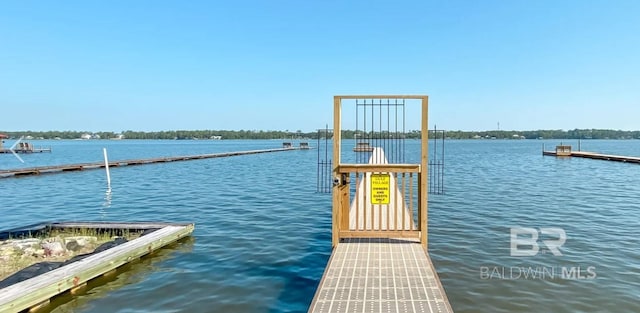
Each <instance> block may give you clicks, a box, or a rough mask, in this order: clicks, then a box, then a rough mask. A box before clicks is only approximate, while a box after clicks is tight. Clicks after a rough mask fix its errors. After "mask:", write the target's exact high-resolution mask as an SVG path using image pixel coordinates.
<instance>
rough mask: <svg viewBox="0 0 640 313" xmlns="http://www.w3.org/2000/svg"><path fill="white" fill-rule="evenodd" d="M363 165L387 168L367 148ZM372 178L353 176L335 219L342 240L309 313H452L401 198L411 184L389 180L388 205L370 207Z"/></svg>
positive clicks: (402, 178)
mask: <svg viewBox="0 0 640 313" xmlns="http://www.w3.org/2000/svg"><path fill="white" fill-rule="evenodd" d="M369 165H370V166H384V165H387V159H386V157H385V155H384V151H383V150H382V148H378V147H376V148H373V152H372V154H371V157H370V159H369ZM387 166H388V165H387ZM350 167H353V166H343V169H347V168H350ZM356 167H357V166H356ZM395 167H396V168H397V167H398V166H395ZM401 167H403V168H405V169H407V170H413V171H415V170H417V169H418V166H415V167H413V166H410V165H402V166H401ZM374 175H376V174H373V173H371V172H365V173H363V174H362V175H357V176H356V177H357V178H356V192H355V195H354V199H353V201H351V203H350V204H349V206H348V207H347V206H345V209H346V208H348V212H343V216H342V218H339V219H340V220H341V224H342V225H341V226H343V228H344V230H341V231H340V233H341V234H342V236H344V237H346V238H341V239H340V241H339V243H338V244H337V245H336V246H335V247H334V250H333V253H332V254H331V258H330V259H329V264H328V265H327V267H326V269H325V272H324V275H323V277H322V280H321V282H320V285H319V286H318V289H317V290H316V294H315V297H314V299H313V302H312V304H311V307H310V308H309V313H334V312H376V313H378V312H380V313H383V312H384V313H387V312H407V313H409V312H425V313H449V312H453V310H452V308H451V305H450V304H449V301H448V299H447V296H446V293H445V291H444V288H443V287H442V284H441V283H440V279H439V278H438V274H437V273H436V271H435V269H434V267H433V264H432V263H431V259H430V257H429V254H428V252H427V250H426V247H425V246H423V245H422V244H421V242H420V237H421V236H420V232H419V230H418V225H416V223H415V222H414V214H413V213H414V211H413V207H414V206H413V202H412V200H411V199H406V198H411V197H410V196H409V197H405V195H408V193H407V191H408V190H407V188H406V187H407V185H409V184H411V181H412V180H410V181H409V182H407V177H406V176H404V175H402V176H400V175H389V176H388V178H389V179H388V181H387V182H386V183H388V189H389V194H388V198H389V203H388V204H373V203H372V202H371V199H373V197H372V195H371V194H369V191H370V190H375V188H374V189H372V185H373V184H374V179H375V178H373V176H374ZM410 192H411V191H409V193H410ZM347 217H348V218H347ZM376 236H382V237H384V238H376ZM394 236H397V237H398V238H393V237H394ZM401 237H402V238H401Z"/></svg>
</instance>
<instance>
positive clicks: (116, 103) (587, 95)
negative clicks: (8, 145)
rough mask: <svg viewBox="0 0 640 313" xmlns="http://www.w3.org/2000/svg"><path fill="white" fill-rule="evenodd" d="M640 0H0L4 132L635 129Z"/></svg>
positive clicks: (639, 98) (638, 125)
mask: <svg viewBox="0 0 640 313" xmlns="http://www.w3.org/2000/svg"><path fill="white" fill-rule="evenodd" d="M639 14H640V1H623V0H619V1H604V0H602V1H588V0H581V1H524V0H514V1H472V0H469V1H278V0H273V1H247V0H239V1H157V0H154V1H2V2H0V115H1V119H0V130H10V131H11V130H13V131H15V130H89V131H122V130H144V131H151V130H175V129H236V130H239V129H264V130H286V129H288V130H298V129H300V130H303V131H311V130H314V129H316V128H320V127H323V126H324V125H325V124H327V123H329V124H330V123H331V119H332V112H331V110H332V101H333V99H332V97H333V95H336V94H428V95H429V96H430V114H429V117H430V123H431V124H434V123H435V124H437V125H438V128H444V129H450V130H458V129H461V130H488V129H495V128H496V127H497V123H498V122H500V128H501V129H522V130H531V129H573V128H613V129H625V130H632V129H633V130H636V129H640V122H638V121H640V119H639V117H640V18H638V15H639Z"/></svg>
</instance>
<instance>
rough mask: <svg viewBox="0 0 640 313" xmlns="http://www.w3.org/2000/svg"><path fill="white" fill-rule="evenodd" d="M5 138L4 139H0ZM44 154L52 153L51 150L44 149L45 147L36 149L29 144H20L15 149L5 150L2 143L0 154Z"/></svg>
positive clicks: (0, 144)
mask: <svg viewBox="0 0 640 313" xmlns="http://www.w3.org/2000/svg"><path fill="white" fill-rule="evenodd" d="M0 138H4V137H0ZM42 152H51V148H43V147H34V146H33V145H32V144H31V143H29V142H20V143H18V144H17V146H16V147H15V148H13V149H7V148H4V147H3V145H2V143H0V153H42Z"/></svg>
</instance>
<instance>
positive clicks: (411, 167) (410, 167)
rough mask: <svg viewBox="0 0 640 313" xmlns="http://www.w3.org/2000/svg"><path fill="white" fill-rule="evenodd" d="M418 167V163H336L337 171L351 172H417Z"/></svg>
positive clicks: (419, 166) (418, 170)
mask: <svg viewBox="0 0 640 313" xmlns="http://www.w3.org/2000/svg"><path fill="white" fill-rule="evenodd" d="M420 168H421V165H420V164H340V165H338V173H353V172H381V173H407V172H411V173H419V172H420ZM422 168H423V167H422Z"/></svg>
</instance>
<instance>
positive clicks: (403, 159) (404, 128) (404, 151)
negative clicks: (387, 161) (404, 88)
mask: <svg viewBox="0 0 640 313" xmlns="http://www.w3.org/2000/svg"><path fill="white" fill-rule="evenodd" d="M404 106H405V99H402V163H406V162H405V154H406V149H405V141H406V137H407V130H406V124H405V121H406V118H407V112H406V111H405V107H404Z"/></svg>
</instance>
